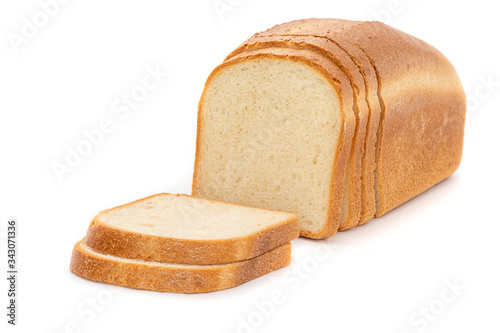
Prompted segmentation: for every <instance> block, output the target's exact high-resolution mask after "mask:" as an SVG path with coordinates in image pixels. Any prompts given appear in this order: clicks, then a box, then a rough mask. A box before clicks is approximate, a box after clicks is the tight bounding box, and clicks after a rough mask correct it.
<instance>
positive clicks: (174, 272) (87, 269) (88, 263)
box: [70, 240, 291, 293]
mask: <svg viewBox="0 0 500 333" xmlns="http://www.w3.org/2000/svg"><path fill="white" fill-rule="evenodd" d="M290 260H291V245H290V244H289V243H288V244H285V245H282V246H280V247H278V248H276V249H274V250H271V251H269V252H266V253H264V254H262V255H260V256H258V257H255V258H252V259H249V260H244V261H239V262H235V263H229V264H222V265H183V264H172V263H159V262H153V261H143V260H134V259H126V258H120V257H116V256H111V255H106V254H101V253H99V252H96V251H94V250H93V249H91V248H90V247H89V246H87V245H86V244H85V241H84V240H82V241H80V242H78V243H77V244H76V245H75V247H74V249H73V255H72V257H71V264H70V270H71V271H72V272H73V273H75V274H77V275H79V276H81V277H84V278H87V279H90V280H94V281H99V282H105V283H111V284H116V285H119V286H125V287H130V288H135V289H145V290H155V291H165V292H177V293H206V292H211V291H217V290H222V289H228V288H232V287H235V286H237V285H240V284H242V283H245V282H247V281H250V280H252V279H255V278H257V277H259V276H262V275H264V274H267V273H270V272H272V271H273V270H276V269H279V268H281V267H284V266H286V265H288V264H289V263H290Z"/></svg>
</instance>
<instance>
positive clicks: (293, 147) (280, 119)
mask: <svg viewBox="0 0 500 333" xmlns="http://www.w3.org/2000/svg"><path fill="white" fill-rule="evenodd" d="M355 126H356V120H355V116H354V112H353V91H352V88H351V85H350V82H349V79H348V78H347V77H346V76H345V75H344V74H343V73H342V72H341V71H340V69H339V68H338V67H337V66H335V65H334V64H333V63H332V62H331V61H330V60H328V59H327V58H325V57H324V56H322V55H320V54H317V53H315V52H312V51H309V50H287V49H282V48H267V49H265V50H259V51H249V52H244V53H241V54H239V55H237V56H235V57H233V58H232V59H230V60H229V61H226V62H224V63H223V64H222V65H221V66H219V67H218V68H217V69H215V70H214V71H213V72H212V74H211V75H210V77H209V79H208V80H207V83H206V86H205V90H204V92H203V96H202V98H201V100H200V105H199V115H198V137H197V150H196V162H195V173H194V177H193V195H195V196H201V197H206V198H210V199H216V200H220V199H222V198H224V200H225V201H229V202H234V203H238V204H243V205H247V206H256V207H262V208H267V207H273V209H277V210H282V211H288V212H293V213H295V214H297V216H298V217H299V223H300V229H301V235H304V236H308V237H314V238H324V237H329V236H331V235H333V234H334V233H335V231H336V230H337V228H338V225H339V221H340V218H341V215H342V197H343V193H344V185H346V186H349V183H350V179H349V178H348V177H346V164H347V160H348V158H349V154H350V148H351V140H352V137H353V135H354V130H355Z"/></svg>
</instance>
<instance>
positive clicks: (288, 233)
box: [86, 193, 299, 265]
mask: <svg viewBox="0 0 500 333" xmlns="http://www.w3.org/2000/svg"><path fill="white" fill-rule="evenodd" d="M298 236H299V225H298V221H297V216H296V215H294V214H290V213H285V212H278V211H271V210H265V209H258V208H251V207H243V206H239V205H235V204H230V203H225V202H218V201H213V200H207V199H201V198H195V197H191V196H188V195H182V194H177V195H174V194H169V193H160V194H156V195H152V196H149V197H147V198H144V199H140V200H137V201H134V202H131V203H129V204H126V205H122V206H119V207H115V208H112V209H108V210H106V211H103V212H101V213H99V214H98V215H97V216H96V217H95V218H94V219H93V220H92V222H91V224H90V227H89V229H88V231H87V236H86V245H88V246H90V247H91V248H93V249H94V250H96V251H97V252H100V253H105V254H109V255H113V256H117V257H122V258H129V259H140V260H147V261H155V262H164V263H168V262H175V263H178V264H196V265H208V264H223V263H228V262H235V261H240V260H246V259H250V258H254V257H257V256H259V255H261V254H263V253H265V252H268V251H271V250H273V249H275V248H277V247H279V246H282V245H284V244H287V243H289V242H290V241H292V240H293V239H296V238H297V237H298Z"/></svg>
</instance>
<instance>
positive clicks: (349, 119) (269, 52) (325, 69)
mask: <svg viewBox="0 0 500 333" xmlns="http://www.w3.org/2000/svg"><path fill="white" fill-rule="evenodd" d="M258 58H286V59H289V60H293V61H298V62H301V63H305V64H307V65H308V66H310V67H312V68H314V69H315V70H317V71H319V72H320V73H321V74H322V75H323V76H324V77H325V79H326V80H327V81H328V82H330V84H331V85H332V87H333V89H335V91H336V92H337V94H338V95H339V97H340V99H341V101H342V107H341V111H342V118H343V120H342V122H343V126H342V129H341V130H342V131H341V135H340V137H339V144H338V145H337V153H336V162H335V163H334V166H333V179H332V185H331V191H330V193H331V194H330V199H329V201H330V210H329V214H330V218H328V219H327V221H326V222H325V224H324V226H323V227H322V228H321V229H320V230H318V231H315V232H310V231H307V230H304V229H302V228H301V235H302V236H305V237H310V238H328V237H331V236H332V235H333V234H335V232H336V231H337V229H338V226H339V221H340V216H341V206H342V205H341V204H342V197H343V195H342V193H343V189H344V178H345V169H346V162H347V159H348V157H349V152H350V148H351V144H352V142H351V141H352V138H353V134H354V129H355V126H356V120H355V116H354V113H353V91H352V88H351V85H350V83H349V79H348V78H347V77H346V76H345V75H344V74H343V73H342V72H341V71H340V69H339V68H338V67H337V66H336V65H335V64H333V63H332V62H331V61H330V60H329V59H327V58H325V57H324V56H322V55H320V54H318V53H316V52H312V51H310V50H298V49H297V50H293V49H284V48H266V49H264V50H256V51H246V52H242V53H240V54H238V55H235V56H234V57H232V58H231V59H228V60H226V61H225V62H223V63H222V64H221V65H219V66H218V67H217V68H216V69H214V71H213V72H212V73H211V74H210V76H209V78H208V79H207V82H206V84H205V89H204V92H203V94H202V97H201V99H200V105H199V111H198V135H197V149H196V159H195V168H194V175H193V194H194V195H197V194H198V189H197V184H198V181H199V180H198V170H199V163H200V159H201V156H200V141H199V140H200V126H199V125H200V123H201V119H202V117H203V113H202V108H203V104H202V103H203V101H204V95H205V93H206V91H207V87H208V86H209V85H210V83H211V81H212V79H213V78H214V77H215V76H216V75H217V74H218V73H219V72H220V71H222V70H223V69H224V68H226V67H228V66H232V65H234V64H237V63H239V62H242V61H246V60H250V59H258Z"/></svg>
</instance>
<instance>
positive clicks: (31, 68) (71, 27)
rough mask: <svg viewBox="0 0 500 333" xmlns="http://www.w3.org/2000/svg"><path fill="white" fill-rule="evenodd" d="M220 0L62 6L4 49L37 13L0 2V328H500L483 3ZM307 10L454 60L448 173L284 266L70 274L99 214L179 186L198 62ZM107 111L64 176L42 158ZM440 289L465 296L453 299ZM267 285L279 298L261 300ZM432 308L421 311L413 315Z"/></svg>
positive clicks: (185, 167)
mask: <svg viewBox="0 0 500 333" xmlns="http://www.w3.org/2000/svg"><path fill="white" fill-rule="evenodd" d="M47 1H48V0H43V2H47ZM61 1H62V0H61ZM218 3H219V5H220V3H222V4H226V6H230V8H229V9H230V10H227V11H226V12H224V13H222V15H219V14H218V12H217V11H216V9H215V8H214V2H213V0H200V1H160V0H157V1H154V0H143V1H124V0H120V1H119V0H113V1H96V0H87V1H78V0H73V1H69V2H68V3H67V4H64V5H60V6H59V10H58V12H57V13H56V14H55V15H54V16H53V17H51V18H50V19H49V21H48V23H47V24H46V26H44V27H42V28H39V30H38V32H37V33H36V34H34V36H30V38H27V39H26V40H25V41H24V42H25V43H23V44H21V45H19V47H18V50H17V51H18V52H16V48H15V47H13V45H12V43H11V42H10V40H9V36H10V38H12V36H13V34H17V35H20V34H21V32H22V28H23V25H25V21H23V17H25V18H27V19H28V20H29V21H33V15H35V16H36V15H37V13H39V12H40V10H41V7H40V4H39V2H37V1H34V0H30V1H2V3H1V5H0V30H1V31H0V35H1V41H0V57H1V58H0V60H1V61H0V112H1V120H0V147H1V150H0V154H1V164H0V186H1V188H0V208H1V210H0V222H1V229H0V230H1V232H2V234H3V237H2V240H1V242H2V244H1V252H0V253H1V254H0V261H1V262H2V263H1V264H0V266H1V267H2V271H3V272H5V270H6V269H5V264H6V261H7V260H6V259H7V258H6V245H5V231H6V225H7V220H8V219H9V218H16V219H17V220H18V223H19V239H18V242H19V271H20V276H19V285H18V288H19V297H18V304H19V308H18V326H16V327H11V326H10V325H7V324H6V321H7V317H6V315H5V313H6V312H7V310H6V309H5V307H6V305H7V296H6V293H7V292H6V291H7V285H6V279H5V278H4V277H3V276H4V274H5V273H2V274H1V276H2V278H1V281H2V283H0V288H1V289H0V295H1V296H0V305H1V306H0V307H1V308H2V309H3V310H1V311H0V312H1V315H0V318H2V319H1V324H0V326H1V327H2V328H1V330H2V332H4V331H5V327H7V328H8V332H35V331H36V332H65V331H67V332H74V331H76V332H115V331H122V332H135V331H143V332H179V331H193V332H195V331H204V332H236V331H238V329H239V330H240V331H241V332H284V331H287V332H299V331H302V332H313V331H320V332H325V331H336V332H343V333H346V332H384V333H386V332H395V333H398V332H408V333H412V332H498V331H499V330H500V321H499V320H498V314H499V312H500V301H499V300H500V286H499V281H500V270H499V266H500V261H499V254H500V241H499V234H500V218H499V213H498V207H499V199H500V196H499V188H500V177H499V172H498V166H499V164H498V160H499V159H498V156H499V148H498V144H499V143H500V140H499V138H500V134H499V130H498V123H499V122H500V110H499V103H500V98H499V95H500V84H499V82H500V68H499V67H500V66H499V59H500V43H499V42H498V36H497V35H498V31H500V23H499V21H500V20H499V17H498V9H495V8H494V7H493V4H494V2H493V1H489V0H481V1H480V0H476V1H470V2H468V3H467V4H465V3H466V2H465V1H462V2H458V1H451V0H450V1H431V0H418V1H417V0H413V1H410V0H400V1H399V2H398V1H396V2H395V3H394V1H389V0H377V1H368V0H366V1H332V0H329V1H313V0H308V1H290V0H287V1H285V0H281V1H264V0H232V1H231V0H222V1H219V2H218ZM216 4H217V2H216ZM391 11H392V13H391ZM381 13H382V14H381ZM307 17H335V18H347V19H358V20H372V19H379V20H383V21H385V22H389V21H390V22H389V23H390V24H391V25H393V26H395V27H397V28H399V29H401V30H403V31H405V32H408V33H410V34H413V35H415V36H417V37H419V38H421V39H423V40H425V41H427V42H429V43H431V44H432V45H434V46H436V47H437V48H438V49H440V50H441V51H442V52H443V53H444V54H445V55H446V56H447V57H448V58H449V59H450V60H451V61H452V63H453V64H454V65H455V66H456V68H457V71H458V72H459V75H460V77H461V79H462V82H463V85H464V88H465V90H466V93H467V95H468V98H469V104H470V107H469V110H468V116H467V123H466V138H465V146H464V155H463V161H462V164H461V166H460V168H459V170H458V171H457V172H456V173H455V174H454V175H453V176H452V177H451V178H449V179H447V180H446V181H444V182H442V183H441V184H439V185H437V186H435V187H434V188H432V189H431V190H429V191H427V192H426V193H424V194H423V195H420V196H419V197H417V198H415V199H413V200H411V201H410V202H408V203H407V204H405V205H403V206H402V207H399V208H398V209H396V210H394V211H393V212H391V213H389V214H387V215H386V216H384V217H383V218H380V219H377V220H374V221H372V222H370V223H368V224H366V225H365V226H362V227H359V228H355V229H354V230H350V231H347V232H342V233H338V234H337V235H335V236H334V237H333V238H331V239H329V240H325V241H313V240H308V239H298V240H296V241H294V242H293V262H292V264H291V265H290V266H288V267H286V268H284V269H281V270H279V271H276V272H273V273H271V274H269V275H267V276H264V277H261V278H259V279H257V280H254V281H251V282H249V283H246V284H244V285H242V286H240V287H237V288H234V289H230V290H225V291H221V292H216V293H210V294H200V295H182V294H169V293H157V292H147V291H138V290H132V289H127V288H114V289H113V288H112V289H111V290H113V292H114V293H113V294H111V292H110V289H109V287H108V286H107V285H104V284H100V283H94V282H91V281H88V280H85V279H82V278H79V277H77V276H75V275H73V274H72V273H71V272H70V271H69V268H68V267H69V261H70V256H71V250H72V247H73V245H74V243H75V242H77V241H78V240H80V239H81V238H82V237H83V236H84V234H85V232H86V229H87V227H88V224H89V222H90V220H91V219H92V217H93V216H94V215H95V214H96V213H98V212H99V211H100V210H103V209H106V208H110V207H113V206H115V205H118V204H122V203H126V202H129V201H132V200H135V199H138V198H141V197H144V196H147V195H150V194H154V193H158V192H173V193H178V192H179V193H189V192H190V186H191V175H192V167H193V161H194V148H195V129H196V112H197V103H198V99H199V96H200V94H201V91H202V89H203V85H204V82H205V79H206V78H207V76H208V75H209V73H210V71H211V70H212V69H213V68H214V67H215V66H217V65H218V64H219V63H220V62H221V61H222V60H223V59H224V57H225V56H226V55H227V54H228V53H229V52H230V51H232V50H233V49H234V48H235V47H237V46H238V45H239V44H240V43H242V42H243V41H244V40H245V39H246V38H248V37H250V36H251V35H252V34H253V33H255V32H257V31H261V30H264V29H267V28H269V27H271V26H273V25H275V24H277V23H282V22H286V21H289V20H292V19H300V18H307ZM42 23H43V22H42ZM148 66H149V67H150V68H156V67H157V66H159V68H161V70H163V71H167V72H168V73H169V76H168V77H167V78H165V79H164V81H163V82H162V83H161V84H160V85H159V86H158V87H157V88H156V89H155V90H154V91H151V92H149V93H148V95H147V97H146V98H145V100H144V101H143V102H141V103H140V105H139V106H138V107H137V108H135V109H133V110H131V112H130V114H129V115H128V117H124V119H121V118H119V114H117V113H114V112H113V111H112V105H113V103H114V101H115V100H116V99H119V98H120V96H121V94H128V93H130V91H131V90H132V89H133V88H134V87H136V86H137V85H140V84H141V82H142V80H143V78H144V77H145V76H146V75H147V71H146V68H147V67H148ZM488 80H491V81H494V83H493V84H491V85H488V84H485V83H484V82H485V81H488ZM105 118H109V119H111V120H112V121H113V124H114V127H113V130H112V132H111V133H108V134H106V135H105V136H104V138H103V140H102V143H100V144H99V145H98V146H96V147H94V148H93V150H92V152H91V153H90V154H89V155H88V156H85V157H84V158H83V160H82V161H81V162H80V164H79V165H78V166H76V167H74V168H72V172H71V173H66V174H64V175H63V177H62V181H60V180H59V179H58V177H57V175H56V173H55V172H54V170H53V168H52V164H53V163H54V162H61V163H64V159H65V158H66V154H67V150H66V149H67V147H68V146H69V147H72V148H73V149H75V147H76V146H77V145H78V144H79V143H80V142H81V141H82V140H84V139H85V137H84V135H83V133H82V131H84V130H87V131H89V130H91V129H94V128H97V127H98V126H99V123H100V122H101V121H102V120H103V119H105ZM327 250H328V251H327ZM450 283H451V284H454V283H458V284H459V285H460V286H461V287H460V288H464V289H460V290H458V291H455V293H453V291H450V290H448V288H449V284H450ZM117 290H118V293H116V291H117ZM273 293H281V294H282V295H283V296H282V299H281V302H280V304H275V305H273V306H270V305H269V302H270V301H269V300H270V298H271V295H272V294H273ZM110 295H112V296H111V297H110ZM442 297H444V298H445V299H446V301H447V302H444V301H443V300H442ZM92 299H97V301H96V302H97V306H96V307H95V308H92V307H91V305H90V303H91V302H92ZM256 302H257V303H258V304H261V305H262V304H264V305H263V306H264V307H265V309H264V310H262V309H260V308H262V306H259V305H256V304H257V303H256ZM429 307H430V308H431V310H430V312H429V313H430V315H429V317H423V316H422V315H421V314H419V311H425V309H426V308H429ZM259 309H260V310H259ZM423 318H427V319H423ZM243 322H244V323H245V324H242V323H243ZM245 325H249V326H245ZM75 329H76V330H75Z"/></svg>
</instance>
